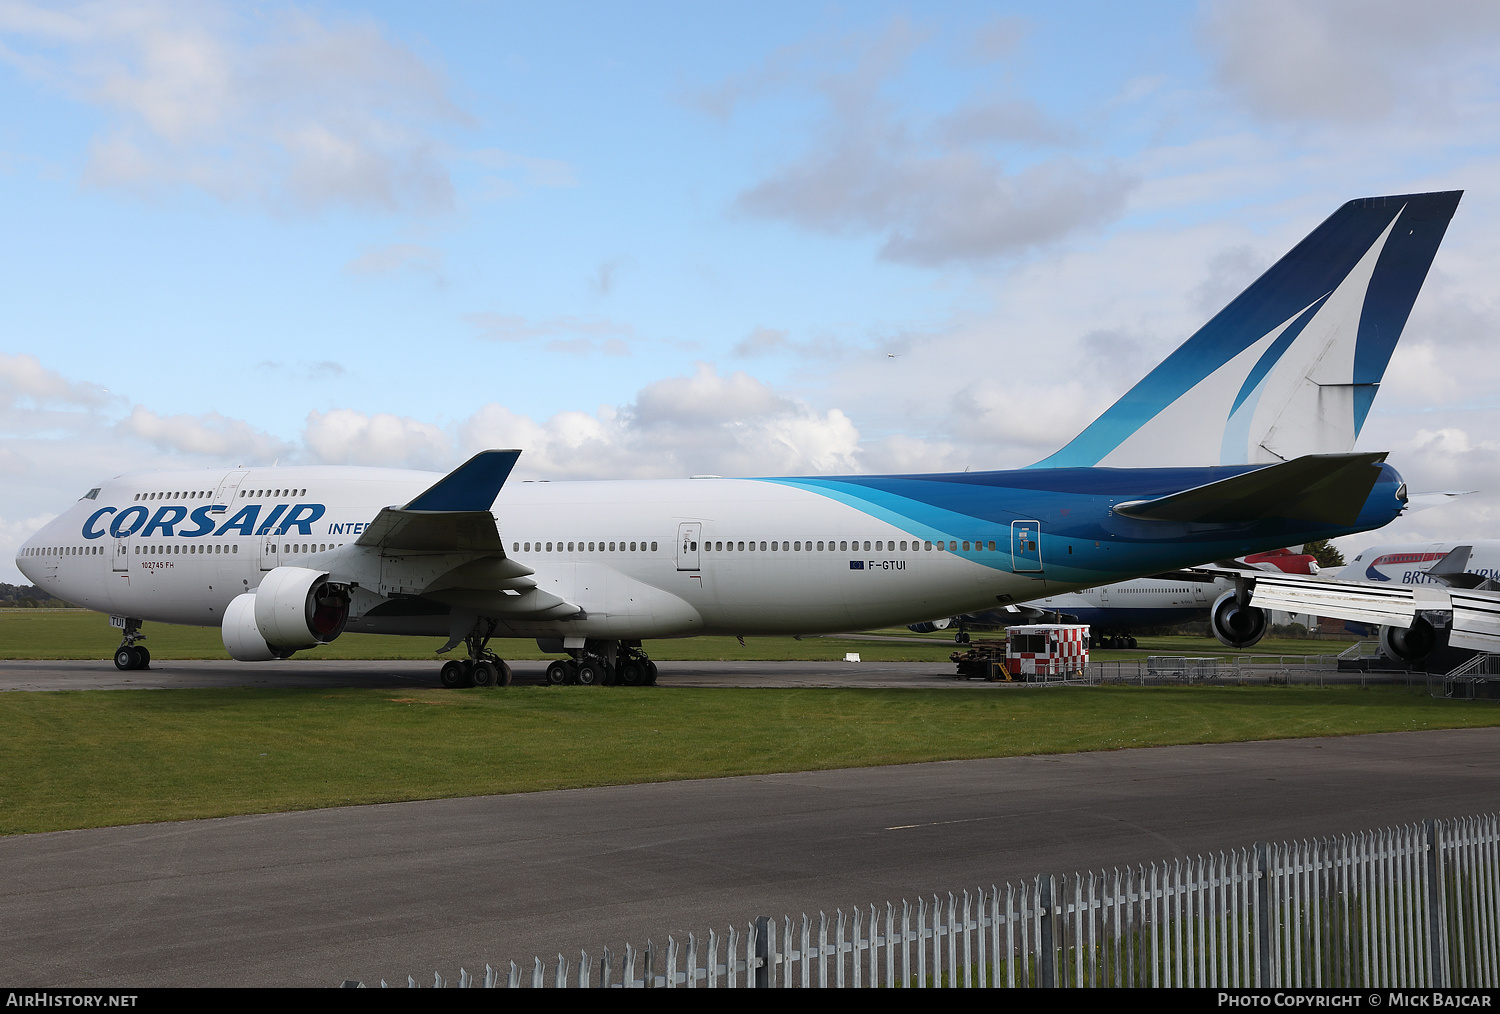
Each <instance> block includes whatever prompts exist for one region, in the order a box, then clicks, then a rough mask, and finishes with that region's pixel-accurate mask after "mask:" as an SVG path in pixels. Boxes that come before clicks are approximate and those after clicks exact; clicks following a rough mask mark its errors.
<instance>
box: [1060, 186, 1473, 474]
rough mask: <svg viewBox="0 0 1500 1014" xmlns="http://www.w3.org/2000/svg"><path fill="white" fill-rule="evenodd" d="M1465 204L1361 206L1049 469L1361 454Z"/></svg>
mask: <svg viewBox="0 0 1500 1014" xmlns="http://www.w3.org/2000/svg"><path fill="white" fill-rule="evenodd" d="M1462 195H1463V191H1461V190H1454V191H1448V192H1445V193H1431V194H1406V195H1401V196H1394V197H1372V198H1363V199H1361V200H1356V201H1350V202H1349V203H1347V204H1345V205H1344V206H1343V207H1341V208H1339V210H1338V211H1336V212H1334V213H1333V214H1332V215H1331V216H1330V217H1329V218H1328V219H1327V220H1326V221H1325V222H1323V224H1322V225H1320V226H1318V227H1317V228H1316V229H1314V230H1313V231H1312V233H1311V234H1309V235H1308V236H1307V238H1306V239H1304V240H1303V241H1302V242H1301V243H1299V244H1297V246H1296V247H1295V248H1293V250H1292V251H1291V252H1290V253H1288V254H1287V255H1286V256H1284V257H1282V258H1281V260H1279V261H1277V262H1276V263H1275V264H1274V265H1272V266H1271V268H1270V269H1269V270H1267V271H1266V273H1265V274H1263V275H1261V276H1260V278H1258V279H1257V280H1256V281H1255V282H1254V283H1253V284H1252V285H1251V286H1250V287H1249V288H1248V289H1246V290H1245V291H1244V292H1242V293H1240V294H1239V295H1238V296H1237V297H1235V299H1234V300H1233V301H1232V302H1231V303H1230V304H1229V305H1228V306H1226V307H1225V308H1224V309H1223V310H1221V311H1220V312H1219V313H1218V314H1217V315H1216V316H1215V317H1214V318H1213V319H1212V320H1210V321H1209V322H1208V323H1207V324H1205V325H1203V327H1202V328H1201V329H1199V331H1198V332H1197V333H1196V334H1194V335H1193V336H1192V337H1191V338H1189V339H1188V340H1187V341H1186V342H1184V343H1183V344H1182V345H1181V346H1180V347H1179V348H1178V349H1177V350H1176V351H1175V352H1173V353H1172V354H1171V355H1170V356H1168V357H1167V359H1166V360H1165V361H1163V362H1162V363H1161V365H1160V366H1158V367H1157V368H1156V369H1154V370H1152V371H1151V372H1150V373H1149V374H1147V375H1146V377H1145V378H1144V379H1143V380H1141V382H1140V383H1138V384H1136V385H1135V387H1133V388H1131V389H1130V391H1128V392H1127V393H1126V394H1125V395H1124V397H1122V398H1120V400H1119V401H1117V402H1115V403H1114V405H1112V406H1110V408H1109V409H1108V410H1107V411H1105V412H1104V414H1103V415H1101V416H1100V417H1099V418H1098V419H1096V420H1094V422H1093V423H1092V424H1090V425H1089V426H1088V428H1086V429H1085V430H1084V431H1083V432H1082V433H1080V434H1079V435H1078V436H1077V437H1075V438H1074V439H1073V440H1072V442H1070V443H1069V444H1068V445H1067V446H1066V447H1064V448H1062V450H1060V451H1058V452H1057V453H1056V454H1053V455H1052V456H1050V457H1048V458H1045V459H1044V460H1042V461H1039V462H1037V464H1036V465H1035V466H1033V467H1036V468H1059V467H1069V466H1085V467H1086V466H1094V465H1106V466H1121V467H1136V466H1146V465H1152V466H1163V465H1171V466H1201V465H1235V464H1260V463H1270V462H1276V461H1287V460H1290V459H1292V458H1296V457H1299V456H1301V455H1304V454H1336V453H1342V452H1345V451H1349V450H1351V449H1352V448H1353V447H1354V442H1355V439H1356V438H1357V437H1358V436H1359V431H1360V429H1361V427H1362V426H1363V425H1364V422H1365V417H1366V416H1367V415H1368V414H1369V411H1370V404H1371V402H1372V401H1373V400H1374V398H1375V393H1376V391H1377V390H1379V387H1380V381H1381V378H1382V377H1383V376H1384V374H1385V369H1386V365H1387V363H1389V362H1390V358H1391V353H1392V352H1393V351H1394V350H1395V347H1396V341H1397V340H1398V339H1399V338H1400V337H1401V331H1402V329H1403V328H1404V327H1405V325H1406V320H1407V317H1408V316H1409V315H1410V314H1411V309H1412V305H1413V303H1415V301H1416V298H1417V293H1418V292H1419V291H1420V290H1421V288H1422V282H1423V281H1424V280H1425V279H1426V277H1427V270H1428V268H1429V267H1430V266H1431V264H1432V259H1433V257H1434V256H1435V255H1436V253H1437V249H1438V244H1439V243H1441V242H1442V239H1443V234H1444V232H1446V230H1447V228H1448V222H1449V220H1450V219H1451V218H1452V217H1453V213H1454V211H1455V210H1456V209H1457V208H1458V201H1459V198H1460V197H1461V196H1462Z"/></svg>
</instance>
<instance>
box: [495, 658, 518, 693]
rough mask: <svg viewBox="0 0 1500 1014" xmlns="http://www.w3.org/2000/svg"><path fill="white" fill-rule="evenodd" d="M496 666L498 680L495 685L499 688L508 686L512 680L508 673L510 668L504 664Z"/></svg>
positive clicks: (498, 663) (510, 674) (499, 663)
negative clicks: (498, 675) (498, 669)
mask: <svg viewBox="0 0 1500 1014" xmlns="http://www.w3.org/2000/svg"><path fill="white" fill-rule="evenodd" d="M496 665H498V666H499V667H500V680H499V682H498V683H496V684H495V685H496V686H501V687H508V686H510V681H511V680H512V679H513V678H514V677H513V675H512V673H511V671H510V666H509V665H507V664H506V663H504V662H497V663H496Z"/></svg>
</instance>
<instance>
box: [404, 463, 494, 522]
mask: <svg viewBox="0 0 1500 1014" xmlns="http://www.w3.org/2000/svg"><path fill="white" fill-rule="evenodd" d="M520 456H521V452H520V451H480V452H479V453H478V454H476V455H474V456H473V457H472V458H470V459H469V460H468V461H465V462H464V463H463V464H462V465H459V466H458V467H457V468H455V469H454V470H453V471H451V472H449V473H448V474H447V475H445V476H443V477H442V478H441V479H439V480H438V481H437V482H436V483H434V484H433V486H432V487H431V488H430V489H428V490H427V491H426V492H425V493H422V494H420V495H418V496H417V498H416V499H415V500H413V501H412V502H411V503H409V504H407V505H406V508H405V509H406V510H409V511H488V510H489V509H490V508H491V507H493V506H494V504H495V497H496V496H498V495H499V494H500V487H501V486H504V485H505V480H506V479H508V478H510V471H511V469H513V468H515V467H516V459H517V458H519V457H520Z"/></svg>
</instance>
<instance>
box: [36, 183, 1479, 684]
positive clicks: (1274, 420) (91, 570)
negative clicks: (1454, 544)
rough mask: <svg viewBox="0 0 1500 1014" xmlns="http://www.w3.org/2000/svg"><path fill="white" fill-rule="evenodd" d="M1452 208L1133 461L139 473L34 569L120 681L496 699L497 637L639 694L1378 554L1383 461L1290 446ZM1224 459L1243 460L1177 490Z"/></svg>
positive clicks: (1158, 389) (1327, 287)
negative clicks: (852, 472) (976, 616)
mask: <svg viewBox="0 0 1500 1014" xmlns="http://www.w3.org/2000/svg"><path fill="white" fill-rule="evenodd" d="M1458 198H1459V194H1458V193H1447V194H1418V195H1406V196H1400V197H1385V198H1370V199H1366V200H1360V201H1352V202H1350V203H1348V204H1346V205H1344V206H1343V207H1342V208H1340V209H1339V210H1338V211H1337V212H1336V213H1335V214H1334V215H1333V216H1331V217H1330V218H1329V219H1328V220H1327V221H1325V222H1324V223H1323V224H1322V225H1320V226H1319V227H1318V228H1317V229H1316V230H1314V231H1313V233H1312V234H1310V235H1309V236H1308V237H1307V238H1306V239H1305V240H1303V241H1302V242H1301V243H1300V244H1298V245H1297V247H1296V248H1295V249H1294V250H1293V251H1292V252H1291V253H1289V254H1288V255H1287V256H1286V257H1284V258H1282V260H1281V261H1278V262H1277V264H1275V265H1274V266H1273V267H1272V268H1271V269H1270V270H1268V271H1267V272H1266V273H1265V274H1264V275H1263V276H1261V278H1260V279H1258V280H1257V281H1256V282H1255V283H1253V284H1252V285H1251V286H1250V287H1249V288H1248V289H1246V290H1245V292H1244V293H1242V294H1241V295H1240V296H1238V297H1237V298H1236V299H1235V300H1234V301H1233V302H1231V303H1230V304H1229V306H1228V307H1226V308H1225V309H1224V310H1223V311H1221V312H1220V313H1219V314H1218V315H1216V316H1215V317H1214V318H1213V320H1211V321H1210V322H1209V323H1208V324H1207V325H1205V326H1204V327H1203V328H1202V329H1200V330H1199V331H1198V332H1197V333H1196V334H1195V335H1193V336H1192V337H1191V338H1189V339H1188V341H1187V342H1186V343H1184V345H1183V346H1182V347H1180V348H1179V349H1178V350H1177V351H1176V352H1174V353H1173V354H1172V356H1171V357H1169V358H1168V359H1167V361H1166V362H1165V363H1164V364H1163V366H1162V367H1158V369H1157V370H1154V371H1153V372H1152V373H1151V374H1150V375H1148V376H1147V378H1146V379H1145V380H1143V381H1142V382H1141V383H1140V384H1138V385H1136V387H1135V388H1133V389H1132V390H1131V391H1130V392H1129V393H1127V394H1126V395H1125V397H1123V398H1122V399H1121V400H1120V401H1119V402H1117V403H1116V404H1115V405H1114V406H1113V407H1112V408H1110V409H1109V410H1108V411H1107V412H1106V413H1105V416H1104V417H1101V418H1108V419H1109V420H1110V425H1109V427H1108V429H1109V431H1110V433H1111V434H1114V436H1108V437H1105V436H1101V431H1100V430H1099V428H1098V427H1099V423H1095V424H1094V425H1093V426H1091V427H1090V428H1089V429H1087V430H1085V431H1084V433H1083V434H1082V435H1080V437H1079V438H1078V439H1076V440H1074V441H1073V442H1072V443H1070V444H1069V445H1068V447H1066V448H1064V450H1063V451H1062V452H1059V454H1058V455H1054V456H1053V458H1052V459H1048V461H1045V462H1041V463H1039V464H1038V465H1037V466H1033V467H1032V468H1029V469H1021V470H1016V471H998V472H965V473H948V474H933V475H882V476H842V477H793V478H752V479H720V478H703V479H682V480H617V481H609V482H507V481H506V480H507V479H508V477H509V475H510V472H511V469H512V468H513V467H514V465H515V462H516V459H517V457H518V456H519V454H520V452H519V451H514V450H511V451H498V450H497V451H486V452H483V453H481V454H479V455H476V456H475V457H474V458H472V459H471V460H470V461H468V462H467V463H465V464H464V465H462V466H460V467H459V468H458V469H456V470H455V471H453V472H452V473H450V474H448V475H446V476H438V475H434V474H430V473H421V472H409V471H400V470H393V469H373V468H353V467H339V466H308V467H291V468H276V467H272V468H235V469H218V470H207V471H198V472H156V473H134V474H128V475H121V476H117V477H116V478H114V479H111V480H109V481H107V482H104V483H101V484H100V485H99V486H98V487H96V488H94V489H92V490H90V491H89V492H88V493H87V494H86V495H85V496H84V497H83V498H82V499H81V500H80V501H79V502H78V503H76V504H75V505H73V506H72V507H71V508H69V509H68V510H66V511H65V512H63V514H62V515H60V516H59V517H58V518H56V519H55V520H53V521H52V522H50V523H49V524H48V525H46V526H45V527H44V528H42V529H41V530H40V531H39V532H38V533H37V534H36V535H35V536H34V537H33V538H31V539H30V540H28V541H27V542H26V544H25V545H24V546H23V547H22V549H21V552H20V554H19V556H18V557H17V560H16V562H17V565H18V566H19V567H20V569H21V571H22V572H23V573H25V574H26V575H27V577H28V578H30V579H31V580H32V581H33V582H34V583H36V584H37V585H38V586H39V587H41V588H43V589H45V590H47V591H48V592H49V593H51V594H54V595H57V596H59V597H62V598H66V599H68V600H70V601H73V602H77V603H79V604H81V605H85V606H88V607H89V608H93V609H98V610H100V611H102V612H108V613H110V614H112V622H114V623H115V624H116V625H117V626H119V627H120V628H121V629H122V634H123V636H122V643H121V645H120V648H119V650H118V651H117V652H116V655H115V662H116V665H118V666H120V667H121V668H135V667H139V666H142V665H145V664H147V663H148V662H149V657H150V656H149V654H148V653H147V652H146V650H145V648H144V646H143V645H141V643H140V642H141V641H142V639H143V637H144V635H143V633H142V631H141V624H142V621H157V622H167V623H187V624H198V625H214V626H219V627H221V629H222V632H223V638H224V644H225V647H226V648H227V649H228V651H229V653H230V655H231V656H233V657H234V658H236V659H240V660H243V661H256V660H266V659H271V658H282V657H286V656H288V655H290V654H291V653H292V652H294V651H298V650H302V649H306V648H313V647H316V646H318V645H320V644H324V643H327V642H329V641H331V640H333V639H334V638H336V637H337V636H339V634H340V633H342V632H343V631H345V630H360V631H369V632H374V633H395V634H428V635H444V636H447V638H448V643H447V645H446V646H445V647H444V648H443V649H441V650H443V651H446V650H450V649H451V648H453V647H456V646H458V645H460V644H463V645H466V647H467V649H468V654H469V659H468V660H467V661H459V660H453V661H450V662H448V663H447V664H446V665H444V666H443V670H442V681H443V683H444V684H445V685H450V686H453V685H462V684H465V683H469V682H474V683H479V684H485V685H488V684H493V683H495V682H504V681H507V680H508V667H506V666H505V664H504V662H503V660H501V659H499V658H497V657H495V655H494V654H493V653H492V652H491V651H490V649H489V642H490V639H491V638H492V637H497V636H508V637H534V638H536V639H537V642H538V644H539V645H541V646H542V647H543V649H544V650H548V651H556V652H559V653H563V652H566V653H567V655H568V658H567V659H566V660H559V661H557V662H555V663H553V664H552V666H550V667H549V669H548V679H549V680H551V681H553V682H567V681H575V680H576V681H577V682H582V683H592V682H600V681H608V680H611V679H618V680H619V681H621V682H625V683H634V682H649V681H650V680H651V678H652V674H653V673H654V666H653V665H652V663H651V662H650V660H649V659H648V658H647V657H646V656H645V654H644V653H643V652H642V650H641V641H642V639H645V638H658V637H684V636H691V635H694V634H711V633H721V634H741V635H743V634H808V633H821V632H833V631H843V630H851V629H863V628H869V627H876V626H888V625H892V624H900V623H906V622H909V621H910V620H911V618H912V617H913V616H923V615H926V616H933V615H940V616H941V615H953V614H958V613H964V612H970V611H973V610H975V609H979V608H983V607H986V606H990V605H993V604H1000V605H1005V604H1009V603H1013V602H1025V601H1030V600H1035V599H1039V598H1044V597H1046V596H1049V595H1055V594H1058V593H1061V592H1068V591H1072V590H1075V589H1079V588H1085V587H1093V586H1096V585H1102V584H1113V583H1116V582H1119V581H1123V580H1128V579H1132V578H1137V577H1144V576H1148V575H1151V574H1156V573H1160V572H1162V571H1167V570H1173V569H1176V568H1181V567H1186V566H1191V565H1193V564H1196V563H1200V562H1202V561H1204V560H1215V559H1227V558H1233V557H1236V556H1245V555H1247V554H1253V553H1259V552H1265V551H1268V550H1272V549H1275V548H1276V547H1279V546H1285V545H1288V544H1298V543H1302V542H1306V541H1310V540H1313V539H1319V538H1329V537H1336V536H1340V535H1347V534H1351V533H1355V532H1361V531H1368V530H1371V529H1374V528H1378V527H1380V526H1382V525H1384V524H1386V523H1387V522H1389V521H1390V520H1391V519H1393V518H1394V517H1396V516H1397V515H1398V514H1400V513H1401V511H1402V510H1403V509H1404V506H1405V503H1406V487H1405V484H1404V483H1403V482H1402V481H1401V478H1400V476H1399V475H1398V474H1397V473H1396V471H1395V470H1394V469H1393V468H1392V467H1391V466H1389V465H1387V464H1384V459H1385V455H1384V454H1382V453H1362V454H1351V453H1345V454H1322V455H1316V454H1303V453H1302V452H1301V450H1300V449H1299V448H1300V447H1301V446H1303V445H1304V444H1305V443H1306V441H1307V434H1306V432H1305V431H1306V430H1307V428H1308V427H1313V428H1317V427H1324V428H1331V430H1332V431H1334V432H1335V435H1339V436H1340V437H1341V438H1343V437H1347V438H1348V439H1349V441H1351V442H1352V439H1353V435H1354V434H1357V433H1358V430H1359V427H1360V425H1361V424H1362V423H1363V420H1364V417H1365V413H1366V412H1367V411H1368V408H1369V402H1370V398H1371V397H1373V393H1374V387H1375V386H1376V385H1377V384H1378V381H1379V377H1380V375H1381V372H1382V371H1383V370H1384V366H1385V363H1386V361H1387V360H1388V359H1389V357H1390V353H1391V350H1392V349H1393V347H1394V345H1395V342H1396V339H1397V337H1398V336H1399V334H1400V331H1401V328H1402V327H1403V325H1404V324H1405V321H1406V317H1407V315H1408V313H1409V312H1410V309H1411V304H1412V301H1413V300H1414V299H1415V298H1416V294H1417V292H1418V290H1419V289H1420V287H1421V284H1422V280H1423V278H1424V277H1425V275H1426V272H1427V269H1428V266H1429V265H1430V263H1431V261H1432V258H1433V256H1434V254H1435V253H1436V250H1437V247H1438V244H1439V242H1440V241H1441V239H1442V236H1443V233H1444V231H1445V229H1446V228H1447V223H1448V221H1449V219H1450V218H1451V216H1452V214H1453V211H1454V209H1455V208H1456V206H1457V203H1458ZM1164 420H1165V422H1164ZM1137 433H1139V434H1143V435H1145V436H1144V437H1143V438H1142V439H1146V438H1149V442H1152V443H1153V444H1154V445H1156V446H1159V449H1160V454H1159V456H1158V458H1157V459H1156V460H1157V461H1159V462H1162V463H1163V464H1164V465H1165V466H1166V467H1141V468H1124V467H1085V466H1090V465H1094V464H1104V465H1109V466H1117V465H1120V464H1124V463H1126V458H1128V457H1129V456H1130V454H1133V453H1139V454H1142V455H1145V454H1147V450H1146V449H1145V448H1144V447H1142V446H1137V445H1138V444H1139V441H1138V440H1137V439H1136V436H1135V435H1134V434H1137ZM1204 434H1211V435H1213V436H1212V439H1211V440H1210V439H1207V438H1206V437H1205V436H1204ZM1320 439H1321V438H1320ZM1330 439H1331V438H1330ZM1327 442H1328V441H1327V440H1325V441H1324V443H1325V444H1326V443H1327ZM1200 445H1202V446H1200ZM1210 445H1212V446H1211V447H1210ZM1240 448H1243V452H1241V450H1240ZM1210 449H1211V450H1212V451H1213V452H1214V454H1215V455H1216V457H1215V458H1214V460H1223V461H1225V462H1226V463H1225V464H1222V465H1215V466H1211V467H1187V466H1188V465H1191V464H1192V462H1193V461H1194V460H1195V459H1196V458H1198V457H1199V456H1200V455H1201V453H1203V452H1206V451H1207V450H1210ZM1282 457H1285V458H1287V459H1289V460H1280V459H1281V458H1282ZM1090 459H1092V460H1090ZM1147 460H1148V461H1149V458H1148V459H1147ZM393 504H395V505H399V506H391V505H393ZM1239 605H1240V606H1241V607H1242V608H1240V609H1239V613H1242V614H1243V615H1244V617H1251V616H1252V615H1254V614H1253V613H1252V612H1251V611H1250V610H1249V609H1248V608H1243V607H1244V606H1245V605H1246V604H1245V603H1239Z"/></svg>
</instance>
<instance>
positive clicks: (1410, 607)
mask: <svg viewBox="0 0 1500 1014" xmlns="http://www.w3.org/2000/svg"><path fill="white" fill-rule="evenodd" d="M1237 577H1238V578H1239V579H1241V580H1243V581H1245V582H1246V583H1247V584H1248V585H1250V586H1251V589H1250V604H1251V605H1254V606H1257V607H1259V608H1261V609H1281V610H1285V611H1287V612H1293V613H1314V614H1316V615H1319V616H1336V617H1338V618H1339V619H1342V620H1354V621H1356V622H1360V623H1371V624H1377V625H1380V626H1396V627H1409V626H1411V624H1412V623H1413V622H1414V621H1415V620H1416V619H1417V617H1418V616H1422V617H1425V618H1426V619H1427V620H1428V621H1429V622H1431V623H1432V624H1433V625H1434V626H1436V627H1447V628H1448V643H1449V645H1451V646H1452V647H1455V648H1470V649H1474V650H1477V651H1493V652H1500V591H1489V590H1480V589H1466V588H1448V587H1443V586H1441V585H1430V584H1428V585H1397V586H1395V587H1392V586H1391V585H1389V584H1381V583H1377V582H1374V581H1336V580H1333V579H1331V578H1319V577H1309V576H1305V575H1301V574H1268V573H1265V572H1261V571H1248V570H1247V571H1241V572H1239V574H1238V575H1237Z"/></svg>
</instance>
